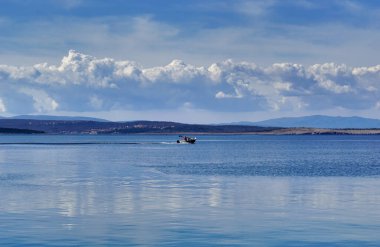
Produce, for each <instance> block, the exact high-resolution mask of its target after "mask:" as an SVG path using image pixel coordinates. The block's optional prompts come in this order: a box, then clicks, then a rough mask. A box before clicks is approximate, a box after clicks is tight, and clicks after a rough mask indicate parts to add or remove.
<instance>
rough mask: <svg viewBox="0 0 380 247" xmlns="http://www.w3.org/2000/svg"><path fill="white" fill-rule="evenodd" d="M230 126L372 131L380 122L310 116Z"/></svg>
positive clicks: (379, 125) (240, 123) (370, 119)
mask: <svg viewBox="0 0 380 247" xmlns="http://www.w3.org/2000/svg"><path fill="white" fill-rule="evenodd" d="M231 124H238V125H247V126H263V127H269V126H270V127H283V128H301V127H303V128H328V129H373V128H380V120H379V119H375V118H364V117H358V116H351V117H343V116H325V115H311V116H303V117H283V118H273V119H268V120H264V121H258V122H235V123H231Z"/></svg>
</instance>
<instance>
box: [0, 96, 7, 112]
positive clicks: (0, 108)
mask: <svg viewBox="0 0 380 247" xmlns="http://www.w3.org/2000/svg"><path fill="white" fill-rule="evenodd" d="M6 111H7V108H6V107H5V104H4V101H3V99H1V98H0V112H1V113H4V112H6Z"/></svg>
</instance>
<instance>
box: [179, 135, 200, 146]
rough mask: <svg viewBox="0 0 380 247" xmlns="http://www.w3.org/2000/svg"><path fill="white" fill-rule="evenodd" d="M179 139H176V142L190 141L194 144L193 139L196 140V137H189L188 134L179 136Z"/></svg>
mask: <svg viewBox="0 0 380 247" xmlns="http://www.w3.org/2000/svg"><path fill="white" fill-rule="evenodd" d="M179 137H180V139H179V140H177V143H190V144H194V143H195V141H196V140H197V138H196V137H190V136H179Z"/></svg>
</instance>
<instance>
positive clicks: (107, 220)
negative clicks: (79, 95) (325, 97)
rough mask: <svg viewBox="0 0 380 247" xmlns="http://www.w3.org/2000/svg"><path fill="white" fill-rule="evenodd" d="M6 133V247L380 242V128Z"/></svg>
mask: <svg viewBox="0 0 380 247" xmlns="http://www.w3.org/2000/svg"><path fill="white" fill-rule="evenodd" d="M177 139H178V136H176V135H1V136H0V246H380V136H349V135H346V136H337V135H327V136H322V135H307V136H306V135H305V136H303V135H300V136H296V135H294V136H270V135H265V136H264V135H262V136H261V135H199V136H197V142H196V144H194V145H192V144H177V143H176V140H177Z"/></svg>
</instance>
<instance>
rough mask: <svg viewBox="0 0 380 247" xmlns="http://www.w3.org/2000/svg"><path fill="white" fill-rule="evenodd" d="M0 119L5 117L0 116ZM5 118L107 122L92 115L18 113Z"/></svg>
mask: <svg viewBox="0 0 380 247" xmlns="http://www.w3.org/2000/svg"><path fill="white" fill-rule="evenodd" d="M0 119H5V118H4V117H0ZM7 119H31V120H64V121H96V122H109V121H108V120H106V119H102V118H92V117H77V116H50V115H18V116H14V117H8V118H7Z"/></svg>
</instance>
